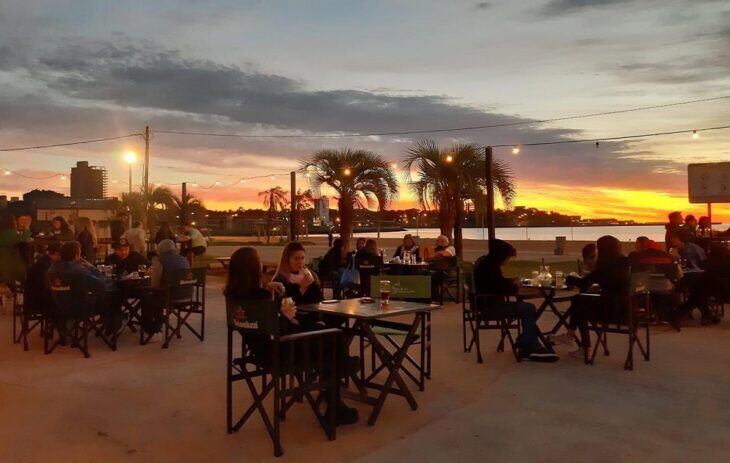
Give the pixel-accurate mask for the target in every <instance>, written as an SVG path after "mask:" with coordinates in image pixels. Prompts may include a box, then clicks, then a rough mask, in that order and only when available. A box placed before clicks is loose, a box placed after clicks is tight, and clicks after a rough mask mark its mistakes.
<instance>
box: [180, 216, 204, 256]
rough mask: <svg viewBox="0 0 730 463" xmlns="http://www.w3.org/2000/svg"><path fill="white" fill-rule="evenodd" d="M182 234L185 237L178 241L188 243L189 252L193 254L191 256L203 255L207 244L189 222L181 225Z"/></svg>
mask: <svg viewBox="0 0 730 463" xmlns="http://www.w3.org/2000/svg"><path fill="white" fill-rule="evenodd" d="M183 232H184V233H185V235H184V236H183V237H181V238H180V241H187V242H189V243H190V250H191V251H192V252H193V255H196V256H199V255H201V254H203V253H205V251H206V249H208V242H207V241H206V240H205V237H204V236H203V234H202V233H200V230H198V229H197V228H195V227H193V225H192V224H191V223H190V222H186V223H185V224H184V225H183Z"/></svg>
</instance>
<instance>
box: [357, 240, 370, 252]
mask: <svg viewBox="0 0 730 463" xmlns="http://www.w3.org/2000/svg"><path fill="white" fill-rule="evenodd" d="M366 242H367V240H366V239H365V238H358V239H357V241H355V252H357V251H359V250H360V249H362V248H364V247H365V243H366Z"/></svg>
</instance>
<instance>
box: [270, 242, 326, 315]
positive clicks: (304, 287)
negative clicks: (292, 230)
mask: <svg viewBox="0 0 730 463" xmlns="http://www.w3.org/2000/svg"><path fill="white" fill-rule="evenodd" d="M306 257H307V256H306V251H305V250H304V246H303V245H302V243H300V242H298V241H291V242H289V243H287V245H286V246H284V250H283V251H282V253H281V259H280V260H279V267H278V268H277V269H276V274H275V275H274V278H273V281H275V282H278V283H281V284H282V285H284V288H285V293H286V297H291V298H292V299H293V300H294V302H295V303H296V304H297V305H301V304H314V303H316V302H320V301H321V300H322V288H321V286H320V284H319V278H317V274H316V273H314V272H312V271H311V270H309V269H308V268H307V267H306V266H305V265H304V261H305V259H306Z"/></svg>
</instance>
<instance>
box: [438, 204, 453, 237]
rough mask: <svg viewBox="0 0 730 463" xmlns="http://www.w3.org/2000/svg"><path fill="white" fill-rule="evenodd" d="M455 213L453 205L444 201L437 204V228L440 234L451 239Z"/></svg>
mask: <svg viewBox="0 0 730 463" xmlns="http://www.w3.org/2000/svg"><path fill="white" fill-rule="evenodd" d="M454 222H455V215H454V209H453V206H452V205H451V204H449V203H447V202H445V201H444V203H443V204H440V205H439V228H440V229H441V234H442V235H444V236H446V237H448V238H449V239H452V233H453V231H454Z"/></svg>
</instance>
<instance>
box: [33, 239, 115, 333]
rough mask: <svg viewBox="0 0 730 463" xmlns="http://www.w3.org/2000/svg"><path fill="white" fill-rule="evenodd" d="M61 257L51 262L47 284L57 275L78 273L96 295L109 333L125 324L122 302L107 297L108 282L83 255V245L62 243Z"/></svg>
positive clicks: (87, 287) (96, 305) (89, 289)
mask: <svg viewBox="0 0 730 463" xmlns="http://www.w3.org/2000/svg"><path fill="white" fill-rule="evenodd" d="M60 254H61V259H60V260H59V261H58V262H54V263H53V264H51V267H50V268H49V269H48V273H47V280H46V281H47V284H48V285H49V286H50V284H52V283H53V281H54V279H55V278H56V276H60V275H64V274H76V275H81V276H82V277H83V280H84V283H85V285H86V290H87V291H88V292H89V293H91V294H92V295H93V296H94V297H95V303H94V306H95V307H96V310H97V312H98V313H99V314H101V316H102V318H103V319H104V327H105V329H106V332H107V334H111V333H114V332H116V331H117V330H119V328H120V327H122V326H124V324H123V320H122V312H121V304H120V302H119V301H118V300H117V299H116V298H108V297H107V283H106V280H104V277H103V275H102V274H101V272H100V271H99V270H98V269H97V268H96V267H94V266H93V265H91V264H90V263H89V262H87V261H86V260H84V259H83V258H82V257H81V245H80V244H79V243H78V242H77V241H68V242H66V243H63V245H61V251H60Z"/></svg>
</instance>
